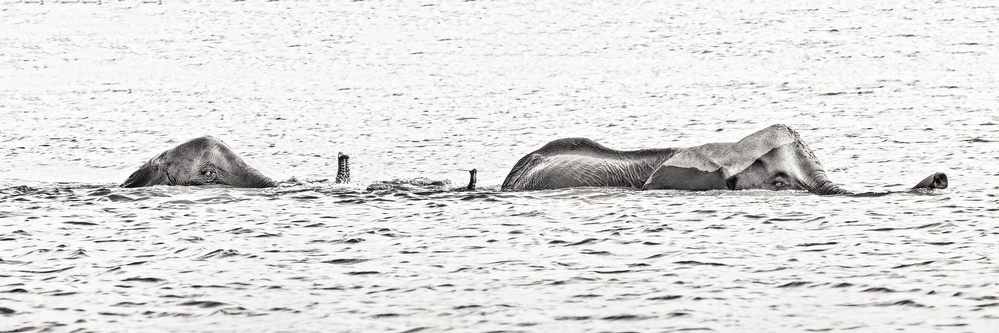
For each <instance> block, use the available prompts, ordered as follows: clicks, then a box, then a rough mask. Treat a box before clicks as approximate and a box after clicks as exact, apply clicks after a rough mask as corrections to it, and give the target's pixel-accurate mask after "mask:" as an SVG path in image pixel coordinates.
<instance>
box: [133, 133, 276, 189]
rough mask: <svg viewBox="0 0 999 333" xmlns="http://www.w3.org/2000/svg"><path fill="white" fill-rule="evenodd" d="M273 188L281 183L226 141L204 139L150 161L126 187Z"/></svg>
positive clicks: (212, 138) (166, 152)
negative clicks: (213, 186) (219, 186)
mask: <svg viewBox="0 0 999 333" xmlns="http://www.w3.org/2000/svg"><path fill="white" fill-rule="evenodd" d="M209 184H220V185H229V186H232V187H273V186H277V183H276V182H275V181H273V180H271V179H270V178H268V177H267V176H264V175H263V174H262V173H260V171H257V170H256V169H254V168H252V167H250V166H249V165H248V164H246V162H243V159H241V158H240V157H239V156H238V155H236V153H234V152H232V150H231V149H229V146H227V145H226V144H225V143H224V142H222V140H219V139H216V138H214V137H211V136H203V137H200V138H197V139H194V140H191V141H188V142H185V143H183V144H180V145H179V146H177V147H174V148H173V149H169V150H167V151H164V152H162V153H160V154H159V155H157V156H156V157H154V158H152V159H150V160H149V161H148V162H146V163H145V164H143V165H142V167H140V168H139V170H136V171H135V172H134V173H132V175H131V176H129V177H128V180H125V182H124V183H123V184H122V185H121V186H122V187H143V186H153V185H209Z"/></svg>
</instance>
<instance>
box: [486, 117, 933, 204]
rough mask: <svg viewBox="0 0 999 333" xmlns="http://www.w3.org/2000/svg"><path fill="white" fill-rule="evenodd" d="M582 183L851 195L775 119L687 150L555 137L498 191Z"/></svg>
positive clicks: (926, 184)
mask: <svg viewBox="0 0 999 333" xmlns="http://www.w3.org/2000/svg"><path fill="white" fill-rule="evenodd" d="M584 186H613V187H632V188H638V189H643V190H654V189H675V190H741V189H768V190H807V191H810V192H813V193H817V194H850V193H851V192H849V191H847V190H845V189H843V188H841V187H840V186H839V185H836V184H834V183H832V182H831V181H830V180H829V178H828V177H827V176H826V172H825V170H824V169H823V168H822V165H821V163H819V161H818V159H816V158H815V154H814V153H813V152H812V150H811V149H810V148H809V147H808V145H806V144H805V142H804V141H802V140H801V137H800V136H799V135H798V133H797V132H795V131H794V130H792V129H791V128H789V127H787V126H785V125H781V124H777V125H773V126H770V127H767V128H765V129H762V130H760V131H757V132H756V133H753V134H750V135H749V136H747V137H745V138H743V139H742V140H739V141H738V142H723V143H708V144H704V145H700V146H695V147H686V148H661V149H642V150H631V151H621V150H614V149H610V148H607V147H604V146H603V145H601V144H599V143H596V142H594V141H593V140H590V139H584V138H570V139H559V140H555V141H552V142H549V143H548V144H546V145H545V146H543V147H541V148H540V149H538V150H536V151H534V152H532V153H530V154H527V156H524V157H523V158H521V159H520V160H519V161H517V164H515V165H514V167H513V169H512V170H511V171H510V174H509V175H507V177H506V180H504V181H503V185H502V187H501V188H502V190H504V191H524V190H543V189H558V188H569V187H584ZM913 188H914V189H942V188H947V175H945V174H943V173H934V174H933V175H930V176H929V177H927V178H926V179H924V180H923V181H921V182H919V183H918V184H916V186H915V187H913Z"/></svg>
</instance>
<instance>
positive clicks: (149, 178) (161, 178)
mask: <svg viewBox="0 0 999 333" xmlns="http://www.w3.org/2000/svg"><path fill="white" fill-rule="evenodd" d="M166 179H167V177H166V175H164V174H163V173H162V172H159V170H158V169H157V168H155V167H153V166H152V165H149V164H146V165H143V166H142V167H140V168H139V170H135V172H133V173H132V175H131V176H128V179H126V180H125V182H124V183H122V184H121V187H145V186H153V185H160V184H166Z"/></svg>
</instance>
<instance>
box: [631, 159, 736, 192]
mask: <svg viewBox="0 0 999 333" xmlns="http://www.w3.org/2000/svg"><path fill="white" fill-rule="evenodd" d="M642 189H643V190H666V189H669V190H688V191H707V190H725V189H728V184H727V183H726V182H725V172H724V170H723V168H722V167H721V166H720V165H718V164H717V163H715V162H713V161H711V160H709V159H707V158H704V156H703V155H700V154H697V153H688V151H684V152H680V153H678V154H677V155H675V156H673V158H670V159H669V160H667V161H666V162H665V163H663V165H660V166H659V168H657V169H656V171H654V172H652V175H651V176H649V179H648V180H646V181H645V185H644V186H642Z"/></svg>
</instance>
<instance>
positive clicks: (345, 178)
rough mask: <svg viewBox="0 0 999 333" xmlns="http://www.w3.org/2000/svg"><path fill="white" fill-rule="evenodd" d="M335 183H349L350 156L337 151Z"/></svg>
mask: <svg viewBox="0 0 999 333" xmlns="http://www.w3.org/2000/svg"><path fill="white" fill-rule="evenodd" d="M336 183H337V184H347V183H350V156H347V154H344V153H343V152H339V153H337V167H336Z"/></svg>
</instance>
